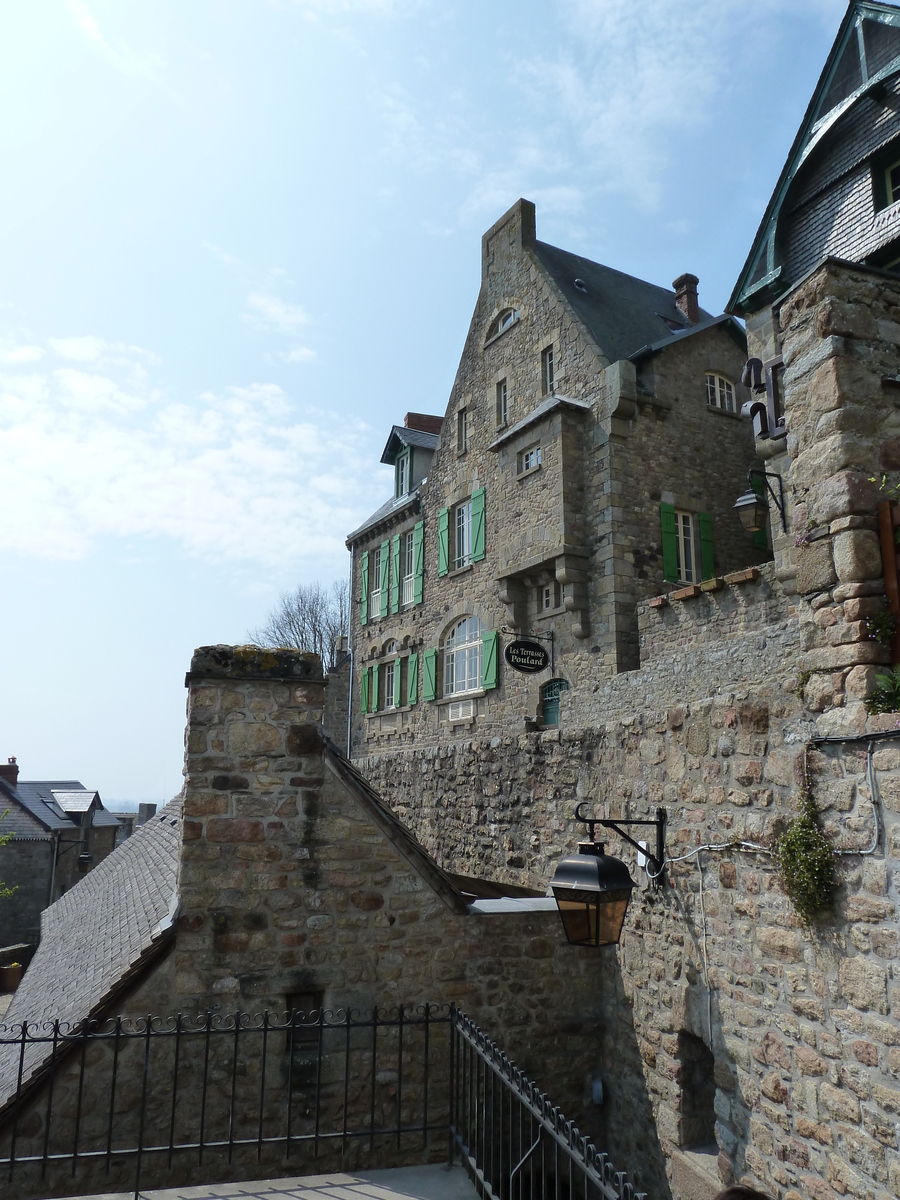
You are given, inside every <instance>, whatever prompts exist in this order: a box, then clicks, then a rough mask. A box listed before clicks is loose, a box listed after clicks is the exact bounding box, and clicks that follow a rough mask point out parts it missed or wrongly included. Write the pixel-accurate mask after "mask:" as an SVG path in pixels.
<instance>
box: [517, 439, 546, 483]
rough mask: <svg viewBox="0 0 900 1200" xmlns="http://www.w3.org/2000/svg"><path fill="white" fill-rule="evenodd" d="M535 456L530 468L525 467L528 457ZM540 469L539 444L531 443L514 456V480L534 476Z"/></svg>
mask: <svg viewBox="0 0 900 1200" xmlns="http://www.w3.org/2000/svg"><path fill="white" fill-rule="evenodd" d="M531 455H534V456H536V457H535V459H534V461H533V462H532V463H531V465H530V466H526V465H525V463H526V460H527V459H528V457H529V456H531ZM540 469H541V443H540V442H539V441H537V442H532V443H531V444H530V445H528V446H525V447H524V448H523V449H522V450H519V451H518V453H517V454H516V478H517V479H524V478H525V477H526V476H527V475H535V474H537V472H538V471H540Z"/></svg>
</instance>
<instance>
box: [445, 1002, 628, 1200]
mask: <svg viewBox="0 0 900 1200" xmlns="http://www.w3.org/2000/svg"><path fill="white" fill-rule="evenodd" d="M450 1074H451V1083H450V1139H451V1155H452V1152H453V1147H456V1148H458V1150H459V1152H460V1153H461V1155H462V1157H463V1162H464V1163H465V1165H466V1166H467V1167H468V1169H469V1172H470V1174H472V1175H473V1176H474V1178H475V1180H476V1181H477V1184H478V1185H479V1186H480V1190H481V1191H482V1194H483V1195H484V1196H486V1197H487V1198H488V1200H646V1195H645V1193H643V1192H636V1191H635V1190H634V1186H633V1185H632V1184H631V1183H630V1182H629V1181H628V1177H627V1175H626V1174H625V1173H624V1172H622V1171H616V1169H615V1167H614V1166H613V1164H612V1162H611V1161H610V1159H609V1157H608V1155H606V1154H604V1153H603V1152H602V1151H599V1150H598V1149H597V1148H596V1147H595V1146H594V1145H593V1143H592V1142H589V1141H588V1139H587V1138H585V1137H582V1136H581V1134H580V1133H579V1131H578V1129H577V1127H576V1126H575V1125H573V1124H572V1122H571V1121H567V1120H566V1118H565V1116H564V1115H563V1113H562V1112H561V1111H560V1109H559V1108H557V1107H556V1105H554V1104H553V1103H552V1102H551V1101H550V1100H549V1099H548V1098H547V1096H546V1095H545V1094H544V1093H543V1092H542V1091H541V1090H540V1089H539V1088H538V1087H537V1086H536V1084H534V1083H532V1081H531V1080H530V1079H528V1077H527V1076H525V1075H523V1073H522V1072H521V1071H520V1070H519V1069H518V1067H516V1066H515V1065H514V1064H513V1063H511V1062H510V1060H509V1059H508V1058H507V1057H506V1055H505V1054H504V1053H503V1052H502V1051H501V1050H500V1049H499V1048H498V1047H497V1046H496V1045H495V1044H494V1043H493V1042H492V1041H491V1040H490V1038H488V1037H486V1036H485V1034H483V1033H482V1032H481V1030H480V1029H479V1028H478V1026H477V1025H474V1024H473V1023H472V1022H471V1021H470V1020H469V1019H468V1017H466V1016H464V1015H463V1014H462V1013H459V1012H455V1011H454V1013H453V1020H452V1023H451V1028H450Z"/></svg>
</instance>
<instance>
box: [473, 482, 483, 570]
mask: <svg viewBox="0 0 900 1200" xmlns="http://www.w3.org/2000/svg"><path fill="white" fill-rule="evenodd" d="M483 558H484V488H478V489H477V490H476V491H474V492H473V493H472V562H481V560H482V559H483Z"/></svg>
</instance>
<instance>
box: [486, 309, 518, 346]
mask: <svg viewBox="0 0 900 1200" xmlns="http://www.w3.org/2000/svg"><path fill="white" fill-rule="evenodd" d="M518 319H519V312H518V309H515V308H505V309H504V310H503V312H502V313H500V315H499V317H497V318H496V319H495V320H494V321H492V322H491V327H490V329H489V330H488V332H487V337H486V338H485V339H484V340H485V341H486V342H489V341H490V340H491V338H495V337H499V336H500V334H501V333H505V332H506V330H507V329H509V327H510V326H511V325H514V324H515V323H516V321H518Z"/></svg>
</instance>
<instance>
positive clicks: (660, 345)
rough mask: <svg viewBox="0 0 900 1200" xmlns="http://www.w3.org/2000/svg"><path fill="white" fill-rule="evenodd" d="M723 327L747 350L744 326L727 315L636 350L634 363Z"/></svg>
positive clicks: (702, 322) (689, 327)
mask: <svg viewBox="0 0 900 1200" xmlns="http://www.w3.org/2000/svg"><path fill="white" fill-rule="evenodd" d="M719 327H721V328H722V329H723V330H724V331H725V332H726V333H728V334H730V335H731V337H733V338H734V340H735V341H736V342H737V344H738V345H739V346H740V347H741V349H743V350H746V349H747V334H746V333H745V332H744V327H743V325H741V324H740V322H739V321H737V320H735V318H734V317H730V316H728V314H727V313H725V314H724V315H723V316H721V317H711V318H710V319H709V320H708V321H701V322H700V323H699V324H698V325H688V327H687V329H681V330H678V331H677V332H676V333H670V334H669V336H668V337H663V338H660V339H659V341H658V342H653V343H651V344H650V345H649V346H641V348H640V350H636V351H635V352H634V354H632V355H630V356H629V357H630V358H631V361H632V362H638V361H639V360H640V359H643V358H649V357H650V356H651V355H653V354H658V353H659V352H660V350H666V349H668V347H669V346H671V345H673V344H674V343H675V342H683V341H684V340H685V338H689V337H693V336H694V334H695V333H706V331H707V330H708V329H716V328H719Z"/></svg>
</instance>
